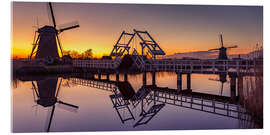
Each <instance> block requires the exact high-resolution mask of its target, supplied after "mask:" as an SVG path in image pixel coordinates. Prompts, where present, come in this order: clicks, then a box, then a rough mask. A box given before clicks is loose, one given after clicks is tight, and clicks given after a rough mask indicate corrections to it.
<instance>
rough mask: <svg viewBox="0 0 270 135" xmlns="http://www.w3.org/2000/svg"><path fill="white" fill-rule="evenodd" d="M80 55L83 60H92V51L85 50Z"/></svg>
mask: <svg viewBox="0 0 270 135" xmlns="http://www.w3.org/2000/svg"><path fill="white" fill-rule="evenodd" d="M82 55H83V57H84V58H92V57H93V52H92V49H87V50H86V51H84V52H83V54H82Z"/></svg>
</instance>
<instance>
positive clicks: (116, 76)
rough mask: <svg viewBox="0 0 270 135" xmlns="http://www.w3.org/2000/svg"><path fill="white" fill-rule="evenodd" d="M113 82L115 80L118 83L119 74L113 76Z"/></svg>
mask: <svg viewBox="0 0 270 135" xmlns="http://www.w3.org/2000/svg"><path fill="white" fill-rule="evenodd" d="M115 80H116V81H117V82H119V73H116V74H115Z"/></svg>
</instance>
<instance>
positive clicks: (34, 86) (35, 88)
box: [32, 81, 39, 97]
mask: <svg viewBox="0 0 270 135" xmlns="http://www.w3.org/2000/svg"><path fill="white" fill-rule="evenodd" d="M32 86H33V88H34V91H35V93H36V95H37V96H38V97H39V94H38V92H37V87H36V85H35V84H34V82H33V81H32Z"/></svg>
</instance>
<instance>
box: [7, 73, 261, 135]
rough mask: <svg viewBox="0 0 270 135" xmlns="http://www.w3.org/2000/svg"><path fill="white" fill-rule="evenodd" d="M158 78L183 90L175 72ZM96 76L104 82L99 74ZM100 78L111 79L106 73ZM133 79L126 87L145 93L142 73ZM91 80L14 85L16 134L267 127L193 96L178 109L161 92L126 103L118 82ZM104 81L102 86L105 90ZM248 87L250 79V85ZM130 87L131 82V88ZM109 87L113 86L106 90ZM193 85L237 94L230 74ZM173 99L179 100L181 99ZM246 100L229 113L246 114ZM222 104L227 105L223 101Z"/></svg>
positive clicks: (200, 77)
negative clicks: (116, 84) (232, 89)
mask: <svg viewBox="0 0 270 135" xmlns="http://www.w3.org/2000/svg"><path fill="white" fill-rule="evenodd" d="M155 77H156V80H155V83H156V87H160V88H163V89H167V88H168V89H177V75H176V74H175V73H167V72H158V73H156V75H155ZM29 78H30V79H29ZM94 78H98V75H95V76H94ZM100 78H101V79H102V80H106V76H105V75H102V76H101V77H100ZM127 78H128V79H127V82H128V83H123V85H121V86H123V87H125V88H126V89H131V88H133V90H134V92H135V95H136V93H139V92H140V91H142V88H144V87H142V86H143V74H142V73H141V74H129V75H127ZM146 78H147V79H146V84H147V85H150V84H152V74H151V73H147V74H146ZM89 80H90V82H89V81H87V79H86V78H84V79H82V78H78V77H74V76H72V77H71V76H48V77H34V76H33V77H28V79H27V80H26V81H25V80H24V81H21V80H20V79H14V80H13V82H12V83H13V85H12V130H13V132H46V131H50V132H75V131H127V130H128V131H137V130H194V129H239V128H241V129H242V128H244V129H245V128H261V127H260V126H261V125H258V124H256V123H254V120H253V119H254V118H252V117H251V116H249V115H245V116H240V115H243V114H238V113H236V112H228V111H226V109H225V111H224V110H222V109H221V110H218V109H217V110H214V113H213V112H212V111H210V110H211V109H212V108H211V107H210V105H209V106H207V105H205V106H203V107H204V109H201V106H200V103H199V102H197V101H196V102H195V101H194V105H193V106H192V104H190V102H191V100H192V101H193V99H191V98H189V99H188V101H189V100H190V102H185V103H182V104H181V103H179V104H178V105H177V103H175V102H177V101H167V100H166V99H164V100H163V99H161V98H158V97H155V96H154V95H156V96H157V95H158V94H157V92H156V91H151V90H146V91H147V92H145V93H146V94H145V96H144V97H143V98H141V99H140V98H137V99H134V98H131V99H127V100H125V99H126V98H127V97H123V95H126V94H121V91H119V90H115V89H114V88H115V84H113V83H111V84H108V83H106V81H102V82H99V81H98V80H94V81H93V80H92V81H91V79H89ZM109 80H111V81H112V82H113V81H115V80H116V76H115V75H110V76H109ZM119 80H120V81H122V82H124V80H125V76H124V75H122V74H120V76H119ZM221 80H222V81H221ZM87 83H90V84H87ZM99 83H102V87H100V86H99V85H100V84H99ZM246 83H247V82H246V81H245V80H244V86H246ZM126 84H130V85H131V88H130V87H129V85H126ZM182 84H183V85H182V87H183V89H185V88H186V87H187V78H186V77H185V75H183V80H182ZM97 86H99V87H97ZM104 86H108V87H109V88H104ZM118 86H120V84H119V85H118ZM190 87H191V89H192V92H196V93H204V94H209V95H217V96H220V97H225V99H227V98H230V96H231V91H230V78H229V76H226V77H225V78H220V76H219V75H206V74H191V86H190ZM125 88H124V89H125ZM244 90H245V88H244ZM128 91H129V90H128ZM143 92H144V91H143ZM131 93H132V92H131ZM119 95H120V96H119ZM160 95H162V93H161V94H160ZM238 95H244V94H240V93H239V92H238V91H237V92H236V96H238ZM169 96H171V97H173V96H174V97H175V95H169ZM176 96H177V95H176ZM44 97H45V99H44ZM48 97H49V98H48ZM133 97H134V96H133ZM153 97H154V98H153ZM187 97H188V96H187ZM191 97H192V96H191ZM174 99H175V98H174ZM239 99H241V98H239ZM165 100H166V101H165ZM197 100H199V99H197ZM215 100H216V99H215ZM207 101H209V102H210V103H211V104H212V103H213V101H211V100H209V99H208V100H205V102H207ZM228 102H229V101H228ZM228 102H226V103H224V107H225V105H227V104H229V103H228ZM240 102H241V101H240V100H237V102H234V103H231V104H232V106H231V107H229V108H227V109H232V108H233V107H236V108H237V106H238V110H245V107H244V106H241V104H240ZM180 104H181V105H182V106H181V105H180ZM72 105H73V106H72ZM196 105H197V107H196ZM74 106H78V108H76V107H74ZM220 106H223V104H222V103H221V104H220ZM207 107H208V108H207ZM239 108H240V109H239ZM241 108H242V109H241ZM222 111H223V112H222ZM210 112H212V113H210ZM229 113H230V114H229ZM233 113H235V114H233ZM220 114H222V115H220ZM227 114H228V115H227ZM230 116H235V117H230Z"/></svg>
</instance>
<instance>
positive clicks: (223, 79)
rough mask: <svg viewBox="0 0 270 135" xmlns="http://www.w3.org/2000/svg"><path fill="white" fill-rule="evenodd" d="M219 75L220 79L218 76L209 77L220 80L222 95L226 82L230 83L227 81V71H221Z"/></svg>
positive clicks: (212, 79)
mask: <svg viewBox="0 0 270 135" xmlns="http://www.w3.org/2000/svg"><path fill="white" fill-rule="evenodd" d="M218 76H219V79H217V78H209V80H211V81H218V82H220V83H221V88H220V96H222V93H223V87H224V83H229V81H227V74H226V73H220V74H219V75H218Z"/></svg>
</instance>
